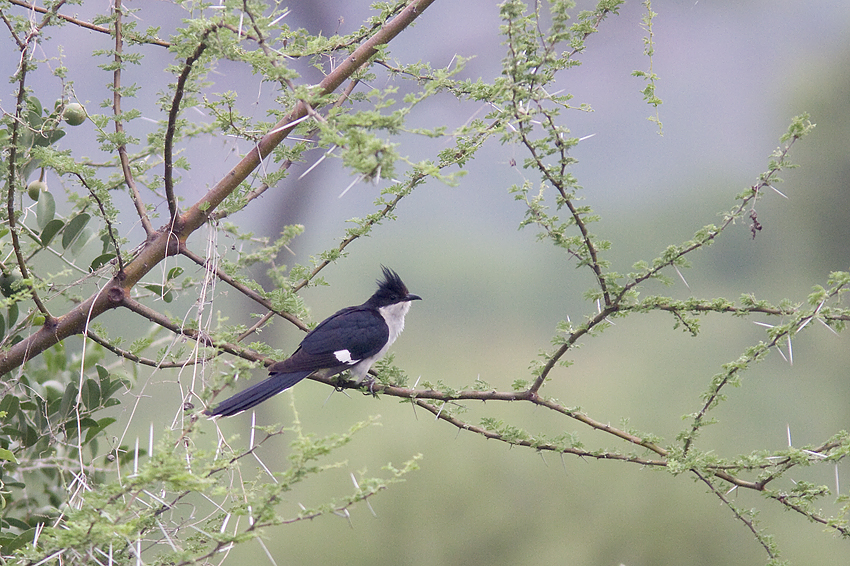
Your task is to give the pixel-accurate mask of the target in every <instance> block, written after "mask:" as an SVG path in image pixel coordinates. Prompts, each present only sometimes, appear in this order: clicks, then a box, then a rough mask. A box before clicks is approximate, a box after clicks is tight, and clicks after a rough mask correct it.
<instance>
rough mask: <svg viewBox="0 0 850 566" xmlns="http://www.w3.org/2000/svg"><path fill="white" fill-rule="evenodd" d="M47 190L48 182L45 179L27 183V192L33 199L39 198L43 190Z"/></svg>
mask: <svg viewBox="0 0 850 566" xmlns="http://www.w3.org/2000/svg"><path fill="white" fill-rule="evenodd" d="M46 190H47V183H45V182H44V181H39V180H35V181H30V184H29V185H27V194H28V195H29V196H30V198H31V199H32V200H38V195H40V194H41V191H46Z"/></svg>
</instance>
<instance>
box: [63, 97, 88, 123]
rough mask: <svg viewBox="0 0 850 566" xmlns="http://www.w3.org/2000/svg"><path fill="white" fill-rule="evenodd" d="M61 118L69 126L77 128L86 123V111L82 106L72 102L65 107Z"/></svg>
mask: <svg viewBox="0 0 850 566" xmlns="http://www.w3.org/2000/svg"><path fill="white" fill-rule="evenodd" d="M62 118H63V119H64V120H65V122H67V123H68V125H69V126H79V125H80V124H82V123H83V122H85V121H86V111H85V109H84V108H83V106H82V104H78V103H76V102H72V103H71V104H69V105H68V106H66V107H65V111H64V112H63V113H62Z"/></svg>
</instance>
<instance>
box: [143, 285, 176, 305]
mask: <svg viewBox="0 0 850 566" xmlns="http://www.w3.org/2000/svg"><path fill="white" fill-rule="evenodd" d="M145 289H147V290H148V291H151V292H153V293H156V294H157V295H159V297H160V298H161V299H162V300H163V301H165V302H166V303H170V302H171V301H173V300H174V295H173V294H172V293H171V289H168V288H167V287H163V286H162V285H145Z"/></svg>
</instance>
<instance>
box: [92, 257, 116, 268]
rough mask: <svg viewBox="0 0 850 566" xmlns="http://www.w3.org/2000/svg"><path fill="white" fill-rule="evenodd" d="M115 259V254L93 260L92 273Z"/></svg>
mask: <svg viewBox="0 0 850 566" xmlns="http://www.w3.org/2000/svg"><path fill="white" fill-rule="evenodd" d="M114 257H115V254H113V253H108V254H102V255H99V256H97V257H96V258H94V259H93V260H92V262H91V266H90V269H91V270H92V271H97V270H98V269H100V268H101V267H103V266H104V265H106V264H107V263H109V262H110V261H112V258H114Z"/></svg>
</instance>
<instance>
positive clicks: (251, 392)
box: [205, 307, 389, 417]
mask: <svg viewBox="0 0 850 566" xmlns="http://www.w3.org/2000/svg"><path fill="white" fill-rule="evenodd" d="M387 340H389V329H388V328H387V324H386V322H384V319H383V317H382V316H381V315H380V314H378V312H377V311H375V310H373V309H366V308H363V307H348V308H347V309H342V310H341V311H339V312H337V313H336V314H333V315H331V316H330V317H328V318H326V319H325V320H324V321H322V322H321V323H320V324H319V326H317V327H316V328H314V329H313V330H312V331H311V332H310V333H309V334H307V336H305V337H304V340H303V341H302V342H301V345H300V346H299V347H298V350H296V351H295V353H294V354H292V356H290V357H289V358H287V359H285V360H283V361H280V362H277V363H275V364H272V365H271V366H269V374H270V375H269V377H268V378H267V379H265V380H263V381H261V382H259V383H255V384H254V385H252V386H251V387H249V388H247V389H245V390H244V391H240V392H239V393H237V394H236V395H234V396H232V397H230V398H228V399H225V400H224V401H222V402H221V403H219V404H218V405H217V406H216V407H215V409H208V410H207V411H205V412H206V414H207V415H209V416H211V417H217V416H221V417H229V416H231V415H235V414H237V413H241V412H242V411H244V410H246V409H250V408H251V407H253V406H254V405H257V404H259V403H261V402H263V401H265V400H266V399H268V398H270V397H272V396H274V395H277V394H278V393H280V392H281V391H284V390H286V389H289V388H290V387H292V386H293V385H295V384H296V383H298V382H299V381H301V380H302V379H304V378H305V377H307V376H308V375H310V374H311V373H313V372H314V371H318V370H322V369H331V370H332V372H331V374H333V373H339V372H341V371H344V370H345V369H346V368H348V367H351V366H353V365H354V364H356V363H357V362H359V361H360V360H362V359H364V358H368V357H369V356H374V355H375V354H377V353H378V352H380V351H381V348H382V347H383V346H384V344H386V343H387Z"/></svg>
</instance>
